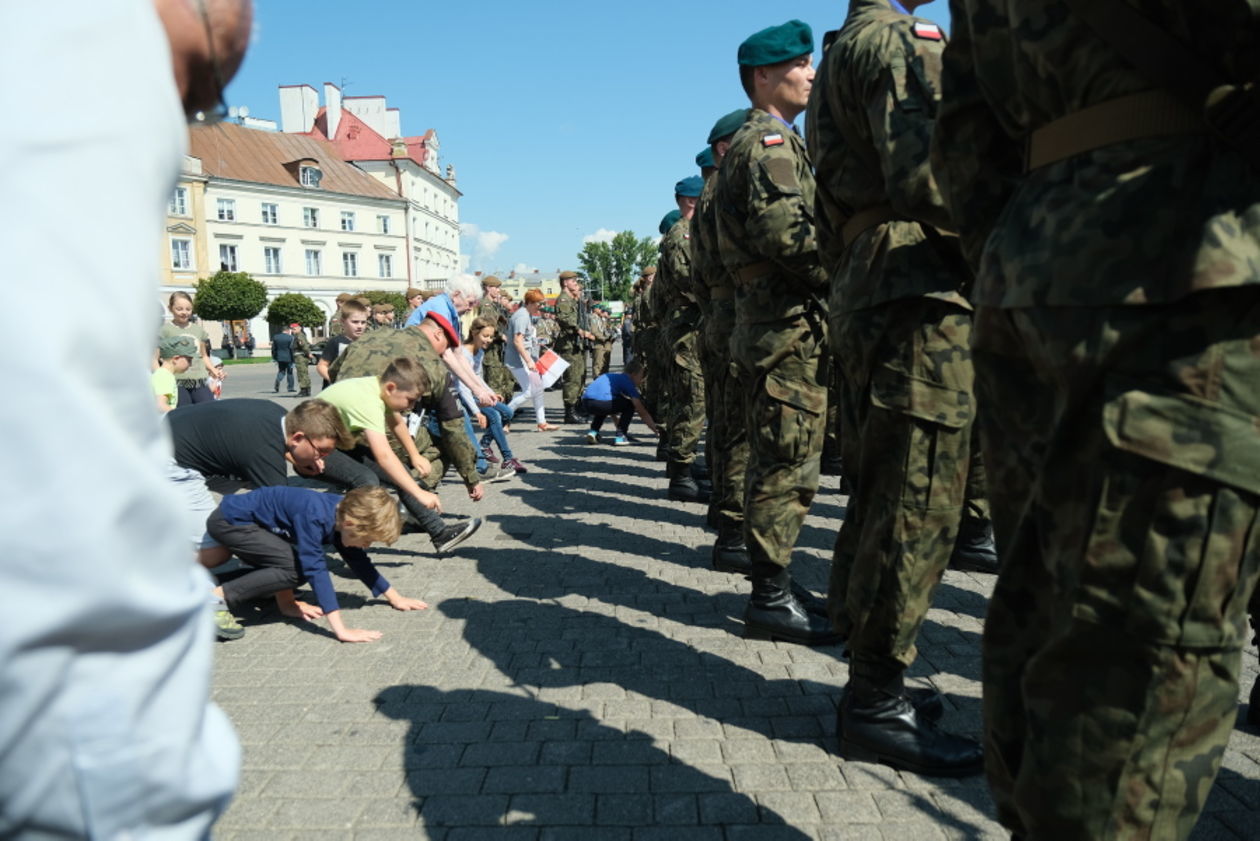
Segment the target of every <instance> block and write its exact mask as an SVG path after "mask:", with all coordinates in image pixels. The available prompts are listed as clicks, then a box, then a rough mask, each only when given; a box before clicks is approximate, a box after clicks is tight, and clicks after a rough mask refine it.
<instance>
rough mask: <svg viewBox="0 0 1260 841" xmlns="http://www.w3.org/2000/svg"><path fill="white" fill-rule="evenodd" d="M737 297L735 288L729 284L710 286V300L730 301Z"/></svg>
mask: <svg viewBox="0 0 1260 841" xmlns="http://www.w3.org/2000/svg"><path fill="white" fill-rule="evenodd" d="M734 297H735V290H734V289H732V288H731V287H729V286H710V287H709V300H710V301H729V300H732V299H733V298H734Z"/></svg>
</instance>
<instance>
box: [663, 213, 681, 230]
mask: <svg viewBox="0 0 1260 841" xmlns="http://www.w3.org/2000/svg"><path fill="white" fill-rule="evenodd" d="M681 218H682V211H680V210H671V211H670V212H669V213H666V214H665V216H664V218H662V219H661V226H660V228H659V230H660V232H661V236H664V235H665V234H667V233H669V229H670V228H672V227H674V226H675V225H677V224H678V220H679V219H681Z"/></svg>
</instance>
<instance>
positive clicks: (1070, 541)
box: [933, 0, 1260, 839]
mask: <svg viewBox="0 0 1260 841" xmlns="http://www.w3.org/2000/svg"><path fill="white" fill-rule="evenodd" d="M950 7H951V12H952V21H953V36H952V41H951V43H950V45H949V47H948V48H947V49H946V51H945V60H944V74H943V83H942V89H943V96H942V104H941V110H940V116H939V117H938V119H937V123H936V134H935V136H934V139H933V156H934V165H935V171H936V174H937V178H938V180H939V182H940V184H941V187H942V190H943V192H944V194H945V196H946V199H947V203H948V204H949V207H950V211H951V214H950V215H951V217H952V218H953V220H954V222H955V223H956V224H957V225H958V230H959V233H960V235H961V238H962V244H963V250H964V252H965V254H966V256H967V258H968V260H969V262H970V263H971V265H972V266H974V267H975V268H976V271H977V277H976V283H975V290H974V292H973V294H972V299H973V300H974V301H975V304H976V325H975V339H974V342H973V354H974V358H975V368H976V380H977V397H978V401H979V404H980V406H981V408H982V411H983V412H984V415H983V424H982V438H983V441H984V449H985V456H986V460H987V466H988V469H989V472H990V476H991V478H992V484H993V487H994V488H995V489H998V491H999V492H995V493H994V495H993V519H994V524H995V527H996V530H997V536H998V546H999V549H1000V550H1001V553H1002V555H1003V558H1004V561H1003V565H1002V569H1001V572H1000V573H999V575H998V581H997V587H996V589H995V591H994V593H993V596H992V599H991V603H990V606H989V611H988V618H987V621H986V623H985V631H984V718H985V748H986V772H987V774H988V778H989V784H990V787H991V789H992V791H993V796H994V800H995V802H996V804H997V810H998V817H999V819H1000V820H1001V821H1002V823H1003V824H1004V825H1005V826H1007V827H1008V828H1010V830H1011V831H1012V833H1013V834H1014V835H1015V836H1016V837H1018V838H1023V839H1045V838H1054V839H1086V838H1089V839H1102V838H1108V839H1111V838H1133V839H1138V838H1141V839H1184V838H1187V837H1188V836H1189V835H1190V834H1191V831H1192V829H1193V826H1194V823H1195V821H1196V820H1197V818H1198V815H1199V812H1200V811H1201V810H1202V808H1203V805H1204V802H1205V801H1206V800H1207V799H1208V792H1209V790H1210V789H1211V786H1212V782H1213V779H1214V778H1215V776H1216V773H1217V771H1218V769H1219V766H1220V763H1221V758H1222V755H1223V754H1224V752H1225V744H1226V741H1227V740H1228V738H1229V734H1230V730H1231V729H1232V727H1233V726H1234V721H1235V716H1236V709H1237V708H1236V703H1237V698H1238V674H1239V665H1240V650H1241V648H1242V646H1243V645H1244V643H1245V641H1246V639H1247V629H1246V610H1247V604H1248V600H1249V599H1250V598H1252V595H1253V593H1254V590H1255V586H1256V580H1257V576H1258V575H1260V553H1258V552H1257V532H1256V527H1255V524H1256V521H1257V517H1260V435H1258V434H1257V429H1258V428H1260V354H1258V353H1257V352H1256V349H1257V347H1260V263H1258V262H1257V260H1256V257H1255V255H1256V254H1257V253H1260V178H1257V164H1256V157H1255V153H1256V148H1257V144H1256V142H1255V141H1254V140H1249V141H1245V142H1244V141H1242V139H1241V138H1240V137H1238V136H1237V135H1236V134H1234V133H1233V132H1232V131H1231V130H1230V129H1224V130H1222V131H1221V133H1220V134H1219V135H1214V134H1213V133H1211V132H1210V131H1209V130H1208V126H1207V124H1206V122H1205V113H1206V114H1207V115H1209V116H1211V117H1214V116H1215V114H1216V112H1215V107H1213V108H1212V109H1208V110H1206V112H1205V108H1204V101H1205V100H1206V98H1207V93H1206V91H1205V90H1203V89H1199V86H1198V85H1197V84H1194V77H1196V76H1198V77H1202V76H1204V75H1206V76H1207V77H1208V78H1210V79H1214V80H1219V81H1214V82H1212V84H1222V85H1223V84H1226V83H1227V82H1230V81H1232V82H1235V83H1242V82H1248V83H1249V82H1252V81H1254V80H1255V79H1257V78H1260V51H1257V50H1256V48H1255V44H1256V42H1257V38H1260V4H1257V3H1256V2H1255V0H1251V2H1224V0H1211V2H1198V3H1190V2H1185V0H1144V2H1142V3H1140V4H1137V3H1133V2H1114V0H1093V2H1092V3H1090V4H1078V3H1076V2H1069V1H1068V0H1038V2H1018V0H1017V2H1007V0H1002V2H998V1H997V0H956V1H955V2H951V4H950ZM1135 7H1136V8H1135ZM1138 8H1140V10H1141V11H1140V12H1138V10H1137V9H1138ZM1099 12H1107V13H1114V14H1115V15H1116V16H1117V17H1113V18H1111V20H1112V21H1116V20H1117V19H1118V20H1121V21H1124V22H1123V23H1122V24H1121V29H1120V30H1112V29H1109V28H1107V26H1105V25H1100V26H1099V28H1097V29H1096V28H1095V26H1094V25H1093V23H1087V21H1086V20H1085V19H1083V18H1082V17H1081V15H1083V14H1091V15H1092V14H1095V13H1099ZM1126 18H1127V20H1125V19H1126ZM1134 35H1136V36H1137V37H1136V38H1133V37H1131V36H1134ZM1113 44H1124V45H1126V46H1125V47H1120V46H1113ZM1122 49H1123V50H1124V51H1125V54H1124V55H1122V54H1121V50H1122ZM1139 68H1142V69H1139ZM1157 78H1158V79H1160V81H1153V79H1157ZM1183 80H1184V81H1185V82H1186V86H1182V84H1181V82H1182V81H1183ZM1162 84H1169V85H1172V86H1171V87H1161V85H1162ZM1195 89H1198V93H1197V94H1194V93H1193V91H1194V90H1195ZM1226 91H1227V89H1226V88H1222V89H1220V90H1218V91H1216V94H1217V95H1223V94H1225V93H1226ZM1227 101H1229V100H1227V99H1221V100H1217V99H1214V100H1213V103H1219V102H1227ZM1252 102H1253V103H1254V99H1253V100H1252ZM1251 110H1252V113H1254V111H1255V108H1254V105H1253V107H1252V109H1251Z"/></svg>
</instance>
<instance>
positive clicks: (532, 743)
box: [374, 685, 809, 841]
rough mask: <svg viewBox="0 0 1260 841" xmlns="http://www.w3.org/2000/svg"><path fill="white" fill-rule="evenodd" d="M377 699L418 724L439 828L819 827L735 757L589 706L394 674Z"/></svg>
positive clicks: (777, 832)
mask: <svg viewBox="0 0 1260 841" xmlns="http://www.w3.org/2000/svg"><path fill="white" fill-rule="evenodd" d="M374 701H375V703H376V705H377V708H378V710H379V712H380V713H381V714H383V715H385V716H387V717H389V718H392V719H397V720H402V721H407V722H409V724H410V729H409V732H408V735H407V740H406V744H405V748H404V755H403V766H404V771H405V775H406V781H407V786H408V788H409V789H410V790H411V793H412V795H413V796H414V798H415V801H414V803H415V808H416V811H417V812H418V813H419V815H420V820H421V822H422V824H423V829H425V830H437V833H436V835H430V836H429V837H445V835H444V834H443V833H444V832H445V830H446V828H451V827H503V828H506V827H521V828H527V827H528V828H543V827H574V828H581V829H575V830H574V833H575V834H574V836H573V837H582V838H591V839H598V838H600V837H617V838H621V837H628V835H629V832H630V831H632V830H634V829H638V828H647V827H667V826H689V827H692V829H691V830H687V831H688V832H696V830H695V829H694V828H695V827H696V825H697V824H700V825H704V826H744V827H748V828H750V829H752V828H754V827H757V826H764V828H765V830H766V831H767V833H772V834H764V835H763V834H757V835H749V836H748V837H760V838H775V839H790V841H805V839H807V838H808V837H809V836H808V835H806V834H805V833H804V832H801V831H799V830H797V829H795V828H793V827H791V826H789V825H787V824H788V821H789V820H790V816H786V817H785V816H783V815H780V814H778V813H777V812H775V811H774V810H772V809H769V808H767V807H764V806H759V805H758V803H757V802H756V801H755V800H754V799H753V798H752V797H750V796H748V795H746V794H741V793H739V792H736V791H735V790H734V788H733V786H732V781H731V779H730V773H729V771H727V770H726V769H725V768H723V767H721V766H713V767H711V768H708V769H701V768H698V767H693V766H691V765H688V764H687V763H685V762H681V761H679V760H678V759H676V758H675V757H673V756H671V755H670V753H669V752H667V751H665V750H662V749H660V748H658V747H656V746H655V745H654V744H653V743H652V739H651V736H650V735H649V734H647V733H644V732H640V731H636V730H628V731H622V730H619V729H616V728H614V727H610V726H608V725H605V724H602V723H600V722H599V721H597V720H596V719H595V718H594V717H593V716H592V715H591V714H590V713H589V712H587V711H585V710H581V709H566V708H565V707H563V706H558V705H556V704H551V703H546V702H543V701H539V700H536V699H534V698H527V697H522V696H520V695H511V694H507V693H503V692H495V691H491V690H480V689H477V690H458V691H453V692H444V691H442V690H440V689H436V688H433V687H429V686H417V685H401V686H392V687H390V688H388V689H385V690H384V691H382V692H381V693H379V694H378V695H377V696H376V698H375V699H374ZM470 713H471V714H470ZM614 828H620V829H621V830H622V831H621V832H619V833H617V832H614ZM501 832H504V833H506V832H509V830H506V829H504V830H501ZM604 833H610V834H609V835H607V836H605V835H604ZM495 837H508V838H510V837H513V836H511V835H506V834H496V835H495ZM529 837H531V838H532V837H535V836H534V835H532V834H531V835H529ZM566 837H567V836H566ZM692 837H696V836H692Z"/></svg>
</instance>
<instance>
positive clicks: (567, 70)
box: [227, 0, 948, 271]
mask: <svg viewBox="0 0 1260 841" xmlns="http://www.w3.org/2000/svg"><path fill="white" fill-rule="evenodd" d="M255 6H256V18H257V22H258V26H257V31H256V33H255V43H254V45H253V46H252V47H251V49H250V52H249V55H248V57H247V58H246V60H245V64H244V66H243V67H242V69H241V72H240V73H239V74H238V76H237V78H236V79H235V80H234V81H233V82H232V83H231V85H230V86H229V87H228V91H227V94H228V102H229V104H231V105H248V106H249V108H250V113H251V115H252V116H255V117H261V118H264V119H268V118H269V119H276V120H277V121H278V120H279V116H280V108H279V100H278V97H277V93H276V88H277V86H278V85H285V84H302V83H306V84H310V85H312V86H314V87H316V88H317V89H321V90H322V88H321V86H322V83H324V82H334V83H339V82H340V81H341V80H342V79H345V80H346V82H347V84H346V88H345V90H344V91H343V92H344V93H345V94H347V95H350V96H365V95H370V94H381V95H384V96H385V97H386V98H387V99H388V102H389V105H390V106H391V107H397V108H400V109H401V110H402V129H403V133H404V134H407V135H417V134H422V133H423V132H424V131H425V130H427V129H430V128H432V129H436V130H437V133H438V137H439V139H440V140H441V142H442V164H443V165H444V166H445V165H446V164H454V165H455V167H456V170H457V174H458V178H459V188H460V190H461V191H462V192H463V194H464V197H463V198H462V199H461V200H460V219H461V222H462V223H463V224H464V225H465V226H466V227H467V228H470V230H468V231H467V234H476V233H480V234H481V236H475V235H465V236H464V237H462V238H461V245H462V251H463V252H464V253H465V254H468V255H469V256H470V257H471V261H472V265H471V268H472V269H473V270H477V269H482V270H505V271H506V270H509V269H511V268H513V267H524V268H531V269H532V268H538V269H542V270H543V271H552V270H555V269H563V268H572V267H575V266H576V262H577V260H576V255H577V252H578V251H580V250H581V248H582V242H583V238H584V237H586V236H589V235H592V234H595V233H596V232H598V231H600V230H608V231H622V230H632V231H635V232H636V233H637V234H639V235H640V236H647V235H651V236H656V226H657V223H658V222H659V221H660V218H661V217H662V216H663V215H664V214H665V213H666V212H668V211H669V210H670V209H671V208H672V207H673V185H674V183H675V182H676V181H678V180H679V179H680V178H683V177H685V176H688V175H692V174H695V173H697V170H696V167H695V162H694V159H695V155H696V153H697V152H699V151H700V149H701V148H703V146H704V143H705V139H706V137H707V135H708V132H709V128H710V127H711V126H712V124H713V122H714V121H715V120H716V119H717V118H718V117H720V116H721V115H722V114H725V113H726V112H728V111H731V110H733V109H735V108H738V107H740V106H742V105H744V104H746V101H747V100H746V99H745V97H744V95H743V91H742V90H741V88H740V86H739V76H738V70H737V67H736V64H735V52H736V49H737V47H738V46H739V43H740V41H742V40H743V39H744V38H745V37H747V36H748V35H750V34H752V33H753V32H755V31H757V30H758V29H762V28H764V27H766V26H771V25H774V24H778V23H782V22H784V21H785V20H787V19H789V18H791V17H795V18H800V19H801V20H803V21H805V22H806V23H808V24H810V26H812V27H813V29H814V40H815V42H816V43H821V41H822V35H823V33H824V32H825V31H827V30H830V29H835V28H837V27H839V26H840V25H841V24H842V23H843V21H844V16H845V12H846V10H847V8H848V3H847V2H845V0H829V2H821V0H798V2H791V3H781V4H779V3H776V4H770V3H764V2H751V1H750V0H734V2H725V3H712V2H692V3H687V2H664V0H640V2H626V3H615V4H605V3H591V2H582V3H579V2H572V0H556V1H555V2H548V3H535V4H528V3H519V2H504V0H483V1H482V2H472V3H466V4H464V3H449V4H441V5H439V4H430V3H424V4H421V3H410V2H398V0H394V1H393V2H384V0H358V2H355V3H345V2H332V0H301V2H299V0H255ZM920 14H921V15H922V16H924V17H928V18H931V19H933V20H935V21H937V22H939V23H941V24H946V23H947V21H948V5H947V3H946V2H945V0H936V2H934V3H930V4H929V5H927V6H924V7H923V8H922V9H921V10H920ZM815 57H816V58H817V55H816V56H815ZM496 234H497V236H496ZM496 243H497V246H496Z"/></svg>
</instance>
